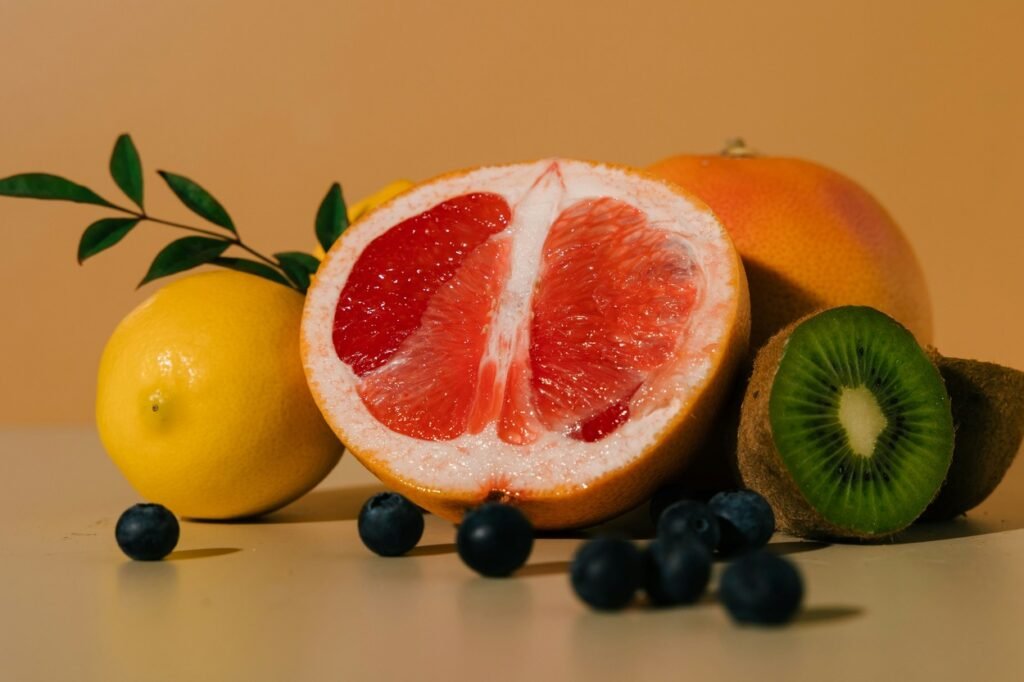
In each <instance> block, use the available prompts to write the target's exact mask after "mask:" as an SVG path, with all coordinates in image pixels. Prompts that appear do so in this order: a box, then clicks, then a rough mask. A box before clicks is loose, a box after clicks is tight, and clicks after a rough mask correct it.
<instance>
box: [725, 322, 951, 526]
mask: <svg viewBox="0 0 1024 682" xmlns="http://www.w3.org/2000/svg"><path fill="white" fill-rule="evenodd" d="M821 312H823V311H818V312H815V313H811V314H810V315H807V316H805V317H802V318H801V319H799V320H797V321H796V322H793V323H791V324H790V325H788V326H787V327H785V328H784V329H782V330H781V331H779V332H778V333H777V334H775V336H773V337H771V338H770V339H769V340H768V342H767V343H766V344H765V345H764V346H763V347H762V348H761V350H760V351H758V353H757V356H756V358H755V359H754V369H753V373H752V375H751V377H750V382H749V384H748V385H747V391H746V394H745V396H744V398H743V404H742V406H741V408H740V428H739V436H738V444H737V450H736V465H737V468H738V470H739V475H740V478H741V480H742V482H743V485H744V486H745V487H747V488H749V489H751V490H754V491H756V492H758V493H760V494H761V495H762V496H763V497H764V498H765V499H766V500H767V501H768V503H769V504H770V505H771V507H772V510H773V511H774V512H775V520H776V527H777V528H778V530H780V531H783V532H786V533H789V534H791V535H796V536H799V537H803V538H809V539H818V540H839V541H858V540H859V541H877V540H882V539H885V538H889V537H892V536H893V535H895V534H896V533H897V532H899V530H902V529H895V530H893V531H890V532H886V533H865V532H862V531H859V530H857V529H854V528H848V527H843V526H839V525H836V524H835V523H832V522H831V521H829V520H828V519H826V518H825V517H824V516H822V514H821V513H820V512H818V510H816V509H815V508H814V507H813V506H812V505H811V504H810V502H808V501H807V499H806V497H804V494H803V493H802V492H801V491H800V489H799V488H798V487H797V485H796V483H795V482H794V480H793V478H792V476H791V475H790V474H789V472H788V470H787V468H786V464H785V462H783V460H782V456H781V455H780V454H779V451H778V449H777V447H776V445H775V439H774V436H773V434H772V426H771V420H770V419H769V416H768V415H769V413H770V411H769V406H770V399H771V394H772V386H773V384H774V383H775V375H776V372H777V371H778V368H779V364H780V362H781V361H782V356H783V353H784V352H785V349H786V343H787V342H788V341H789V337H790V336H791V335H792V333H793V331H794V330H795V329H796V328H797V327H799V326H800V325H801V324H803V323H804V322H805V321H807V320H809V319H810V318H812V317H815V316H816V315H818V314H820V313H821ZM933 363H934V360H933ZM937 493H938V491H936V494H937Z"/></svg>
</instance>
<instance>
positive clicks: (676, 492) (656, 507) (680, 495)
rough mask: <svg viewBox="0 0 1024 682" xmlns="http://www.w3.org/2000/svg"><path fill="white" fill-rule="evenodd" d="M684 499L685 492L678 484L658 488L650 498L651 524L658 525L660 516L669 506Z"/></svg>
mask: <svg viewBox="0 0 1024 682" xmlns="http://www.w3.org/2000/svg"><path fill="white" fill-rule="evenodd" d="M685 498H686V491H685V490H683V488H682V486H680V485H679V484H670V485H667V486H664V487H662V488H659V489H658V491H657V492H656V493H654V495H653V496H652V497H651V503H650V513H651V523H653V524H654V525H655V526H657V525H658V521H659V519H661V514H662V512H664V511H665V510H666V509H668V508H669V507H670V506H671V505H673V504H675V503H676V502H678V501H679V500H682V499H685Z"/></svg>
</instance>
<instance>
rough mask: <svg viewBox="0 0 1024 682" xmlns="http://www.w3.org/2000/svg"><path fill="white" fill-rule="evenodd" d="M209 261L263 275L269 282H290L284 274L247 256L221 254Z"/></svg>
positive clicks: (288, 283)
mask: <svg viewBox="0 0 1024 682" xmlns="http://www.w3.org/2000/svg"><path fill="white" fill-rule="evenodd" d="M211 262H212V264H213V265H219V266H221V267H222V268H227V269H229V270H237V271H238V272H247V273H249V274H250V275H256V276H258V277H263V278H264V279H269V280H270V281H271V282H277V283H278V284H283V285H285V286H286V287H290V286H291V283H290V282H289V281H288V280H287V279H285V278H284V275H282V274H281V273H280V272H278V271H277V270H275V269H274V268H272V267H270V266H269V265H267V264H265V263H260V262H259V261H255V260H249V259H247V258H231V257H227V256H221V257H220V258H214V259H213V261H211Z"/></svg>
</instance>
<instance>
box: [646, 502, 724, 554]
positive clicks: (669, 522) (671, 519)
mask: <svg viewBox="0 0 1024 682" xmlns="http://www.w3.org/2000/svg"><path fill="white" fill-rule="evenodd" d="M683 535H693V536H695V537H696V538H697V539H699V540H700V541H701V542H703V543H704V544H705V545H706V546H707V548H708V549H709V550H711V551H712V552H713V551H715V549H716V548H717V547H718V540H719V538H720V537H721V531H720V530H719V528H718V517H716V516H715V514H714V512H712V511H711V508H710V507H708V505H706V504H704V503H703V502H697V501H694V500H681V501H679V502H676V503H674V504H672V505H669V507H668V508H667V509H666V510H665V511H664V512H663V513H662V515H661V519H660V520H659V521H658V537H659V538H667V537H678V536H683Z"/></svg>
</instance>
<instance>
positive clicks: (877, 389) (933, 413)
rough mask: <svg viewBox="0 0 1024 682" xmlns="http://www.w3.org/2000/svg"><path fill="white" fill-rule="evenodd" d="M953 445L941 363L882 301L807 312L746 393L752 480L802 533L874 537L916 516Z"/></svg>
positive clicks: (782, 520)
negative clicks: (883, 308)
mask: <svg viewBox="0 0 1024 682" xmlns="http://www.w3.org/2000/svg"><path fill="white" fill-rule="evenodd" d="M952 455H953V418H952V414H951V410H950V400H949V395H948V394H947V392H946V388H945V386H944V384H943V380H942V376H941V375H940V373H939V370H938V369H937V367H936V366H935V364H934V363H933V362H932V360H931V359H930V358H929V356H928V354H927V352H926V351H925V350H924V349H923V348H921V346H920V345H918V343H917V341H916V340H915V339H914V336H913V335H912V334H911V333H910V332H909V331H907V329H905V328H904V327H903V326H902V325H900V324H899V323H898V322H896V321H895V320H893V319H892V318H890V317H889V316H887V315H885V314H884V313H881V312H879V311H878V310H875V309H873V308H867V307H861V306H845V307H841V308H833V309H831V310H827V311H825V312H822V313H818V314H815V315H811V316H808V317H806V318H803V319H802V320H799V321H797V322H796V323H794V324H793V325H790V326H789V327H787V328H786V329H784V330H782V331H781V332H779V333H778V334H777V335H776V336H775V337H773V338H772V339H771V340H770V341H769V342H768V343H767V344H766V345H765V347H764V348H762V349H761V351H760V352H759V353H758V355H757V358H756V359H755V361H754V373H753V376H752V377H751V381H750V385H749V386H748V388H747V393H746V396H745V398H744V401H743V407H742V410H741V419H740V433H739V447H738V451H737V459H738V464H739V470H740V475H741V477H742V479H743V483H744V484H745V485H746V486H747V487H749V488H751V489H753V490H756V491H758V492H759V493H761V494H762V495H763V496H764V497H765V498H766V499H767V500H768V502H769V503H770V504H771V505H772V508H773V509H774V511H775V514H776V517H777V521H778V525H779V528H780V529H782V530H785V531H788V532H790V533H793V534H796V535H801V536H804V537H826V538H836V539H844V538H848V539H854V538H858V539H874V538H882V537H886V536H888V535H891V534H893V533H895V532H897V531H899V530H902V529H903V528H905V527H906V526H908V525H910V524H911V523H912V522H913V521H914V520H915V519H917V518H918V516H920V515H921V513H922V512H923V511H924V510H925V508H926V507H927V506H928V504H929V503H930V502H931V501H932V500H933V499H934V498H935V496H936V493H937V492H938V490H939V488H940V487H941V486H942V482H943V480H944V479H945V477H946V472H947V471H948V469H949V465H950V461H951V459H952Z"/></svg>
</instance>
